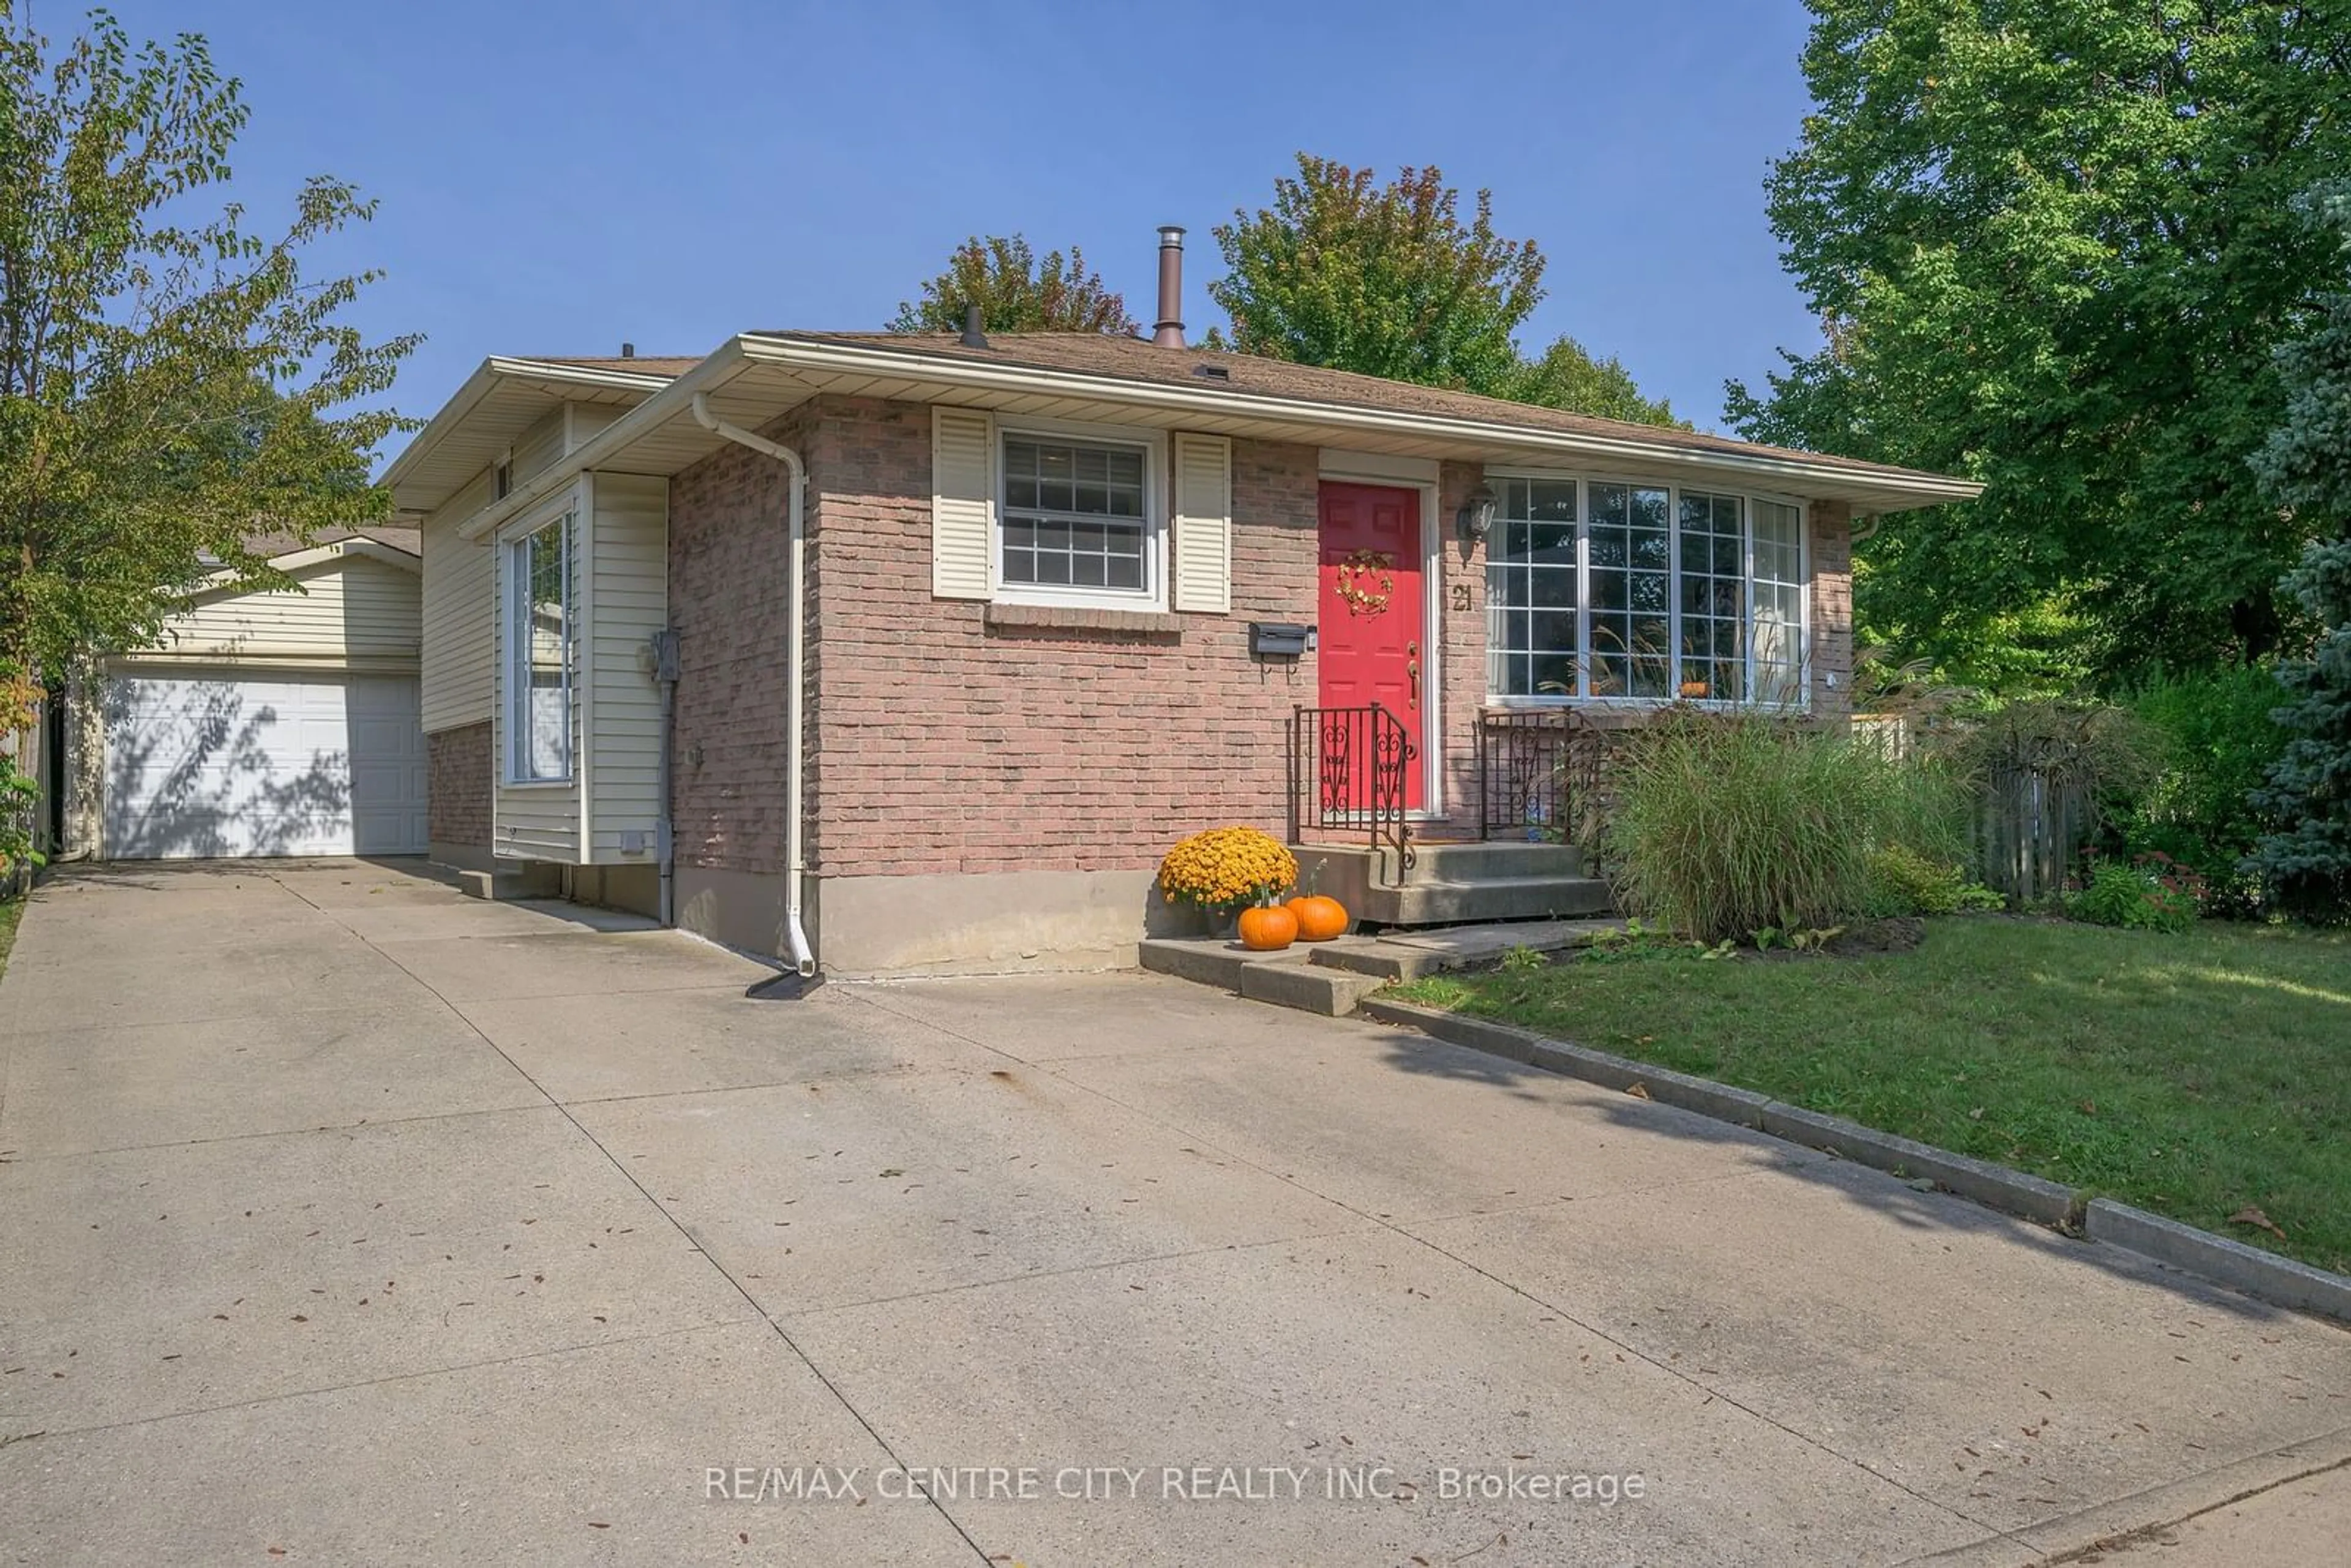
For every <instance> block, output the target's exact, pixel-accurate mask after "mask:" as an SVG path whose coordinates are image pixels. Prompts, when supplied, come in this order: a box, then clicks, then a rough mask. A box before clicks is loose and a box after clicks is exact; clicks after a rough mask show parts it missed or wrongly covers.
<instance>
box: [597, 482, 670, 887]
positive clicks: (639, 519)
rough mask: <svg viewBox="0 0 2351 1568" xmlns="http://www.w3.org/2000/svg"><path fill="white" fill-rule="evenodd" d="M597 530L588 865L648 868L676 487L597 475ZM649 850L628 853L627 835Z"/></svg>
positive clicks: (655, 822)
mask: <svg viewBox="0 0 2351 1568" xmlns="http://www.w3.org/2000/svg"><path fill="white" fill-rule="evenodd" d="M590 494H591V496H592V497H593V501H592V507H593V512H594V519H595V520H594V526H593V528H592V529H591V530H590V545H589V550H588V560H587V565H588V570H589V572H590V575H591V578H592V582H591V587H590V604H591V606H592V608H591V610H590V614H589V618H588V620H587V621H586V622H584V630H585V632H586V634H587V638H588V643H587V647H586V654H587V661H586V662H587V683H586V692H585V703H586V706H585V709H584V713H583V720H582V723H583V727H584V729H585V732H586V735H587V741H588V744H587V748H586V749H587V784H588V832H589V840H588V854H587V857H586V858H587V860H588V862H590V864H598V865H628V864H646V865H650V864H652V863H653V862H654V861H655V859H656V853H655V846H654V843H653V834H654V832H655V831H656V829H657V828H658V826H659V824H660V821H661V722H662V716H661V688H660V687H659V686H658V685H656V684H655V683H654V681H653V676H652V675H651V674H648V673H647V672H646V668H645V660H644V651H645V648H646V645H647V643H649V641H650V640H651V639H652V637H653V633H654V632H658V631H660V630H661V629H662V627H663V626H664V625H665V624H666V623H667V622H668V617H669V596H668V576H669V481H668V480H666V479H661V478H649V477H646V476H643V475H636V474H597V475H594V476H591V478H590ZM624 832H640V833H643V835H644V836H645V837H644V846H645V847H644V848H643V850H641V851H639V852H637V853H635V854H623V853H622V852H621V836H622V833H624Z"/></svg>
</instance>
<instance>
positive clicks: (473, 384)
mask: <svg viewBox="0 0 2351 1568" xmlns="http://www.w3.org/2000/svg"><path fill="white" fill-rule="evenodd" d="M525 378H528V379H529V380H532V381H553V382H563V383H565V384H567V385H572V386H580V387H604V388H611V389H613V390H617V391H622V392H656V391H658V390H660V389H661V388H662V387H664V386H666V385H667V384H669V378H668V377H667V376H657V375H644V374H640V373H638V372H635V371H614V370H611V369H608V368H605V367H602V366H591V365H566V364H559V363H557V362H556V361H551V360H530V359H518V358H516V357H514V356H511V355H506V354H492V355H491V356H490V357H489V358H487V359H486V360H484V361H482V362H481V363H480V364H479V365H478V366H476V367H475V371H474V373H473V374H472V375H470V376H467V377H466V378H465V384H464V385H463V386H460V387H459V388H458V389H457V391H456V392H455V394H454V395H452V396H451V397H450V399H449V401H448V402H445V403H443V404H442V405H441V411H440V412H439V413H435V414H434V416H433V417H432V418H431V419H430V420H428V421H426V422H425V425H424V428H423V429H422V430H420V431H418V432H417V433H416V435H415V438H414V439H413V440H412V441H410V442H409V444H407V445H406V446H404V447H402V448H401V452H400V455H399V456H397V457H395V458H393V459H392V464H391V465H390V466H389V467H387V468H385V469H384V471H383V477H382V479H381V481H379V482H380V483H381V484H382V485H383V486H385V488H387V489H389V490H391V491H392V493H393V495H394V497H397V496H398V494H399V490H400V486H401V485H402V483H403V482H405V481H406V480H408V479H411V478H413V477H414V476H415V474H416V471H417V470H418V469H419V468H421V467H423V465H424V464H425V463H426V462H427V461H428V460H430V458H431V457H432V455H433V453H434V450H435V449H436V448H438V447H439V446H440V444H442V442H444V441H445V440H446V439H448V437H449V436H450V435H451V434H453V433H454V432H455V431H456V430H457V429H458V428H459V427H460V426H462V425H463V424H464V423H465V421H466V420H467V419H468V418H470V417H472V415H473V413H474V411H475V409H477V408H479V407H480V406H481V403H482V400H483V399H484V398H486V397H487V396H489V395H490V392H491V391H492V390H493V389H494V388H496V386H498V385H499V384H500V383H501V382H508V381H517V380H521V379H525Z"/></svg>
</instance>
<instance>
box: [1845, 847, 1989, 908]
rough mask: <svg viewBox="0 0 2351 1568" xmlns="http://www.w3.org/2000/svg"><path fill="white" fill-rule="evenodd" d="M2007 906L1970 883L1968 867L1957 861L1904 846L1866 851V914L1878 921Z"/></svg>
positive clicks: (1984, 889) (1977, 885) (1973, 883)
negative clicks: (1867, 852)
mask: <svg viewBox="0 0 2351 1568" xmlns="http://www.w3.org/2000/svg"><path fill="white" fill-rule="evenodd" d="M2006 907H2008V900H2006V899H2005V898H2002V897H2001V895H2000V894H1997V893H1994V892H1993V891H1992V890H1991V888H1988V887H1986V886H1984V885H1983V884H1982V883H1978V882H1970V881H1969V880H1968V873H1967V868H1966V867H1964V866H1962V865H1959V864H1958V863H1956V862H1943V861H1937V860H1932V859H1930V858H1928V856H1926V855H1923V854H1921V853H1919V852H1917V850H1915V849H1912V848H1911V847H1910V846H1909V845H1908V844H1907V843H1887V844H1880V845H1879V846H1878V847H1877V848H1876V849H1874V850H1872V851H1870V852H1869V904H1868V913H1869V914H1870V915H1874V916H1876V917H1878V918H1880V919H1883V918H1885V917H1886V916H1888V915H1956V914H1958V913H1959V911H1960V910H1963V909H2005V908H2006Z"/></svg>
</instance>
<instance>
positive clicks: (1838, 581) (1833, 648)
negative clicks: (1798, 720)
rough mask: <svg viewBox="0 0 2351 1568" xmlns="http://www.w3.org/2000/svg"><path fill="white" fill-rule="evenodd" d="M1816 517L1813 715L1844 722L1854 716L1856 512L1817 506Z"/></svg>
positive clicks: (1831, 504) (1840, 504)
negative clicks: (1838, 719)
mask: <svg viewBox="0 0 2351 1568" xmlns="http://www.w3.org/2000/svg"><path fill="white" fill-rule="evenodd" d="M1810 515H1811V518H1812V532H1813V538H1812V546H1813V606H1812V609H1813V713H1815V714H1817V715H1819V716H1822V717H1823V718H1844V717H1847V716H1850V715H1851V714H1852V712H1853V507H1852V506H1851V505H1850V504H1848V503H1846V502H1844V501H1814V502H1813V504H1812V507H1810ZM1832 677H1834V685H1831V679H1832Z"/></svg>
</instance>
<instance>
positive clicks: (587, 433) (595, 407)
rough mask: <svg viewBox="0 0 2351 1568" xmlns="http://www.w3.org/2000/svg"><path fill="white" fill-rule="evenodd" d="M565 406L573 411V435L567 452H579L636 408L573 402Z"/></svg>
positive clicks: (630, 404)
mask: <svg viewBox="0 0 2351 1568" xmlns="http://www.w3.org/2000/svg"><path fill="white" fill-rule="evenodd" d="M564 406H565V407H566V408H568V409H569V410H570V411H571V434H570V439H569V445H568V446H567V447H566V450H567V451H571V452H577V451H579V450H580V448H581V447H583V446H585V445H587V444H589V443H590V441H593V440H594V439H595V438H596V437H597V436H599V435H601V434H603V432H604V430H605V428H606V427H607V426H609V425H612V424H617V423H620V420H621V417H622V415H623V414H626V413H629V412H630V411H631V410H632V409H633V408H634V407H635V405H634V404H633V403H617V402H573V403H566V404H564Z"/></svg>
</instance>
